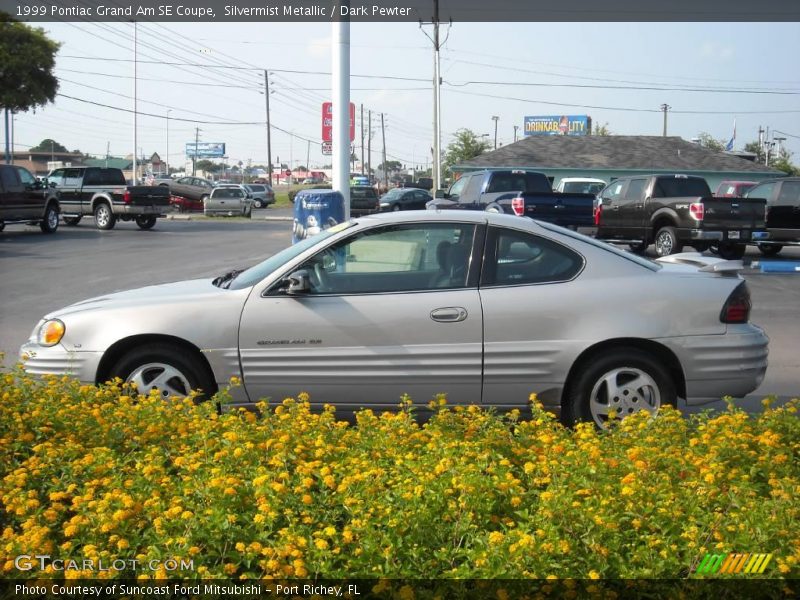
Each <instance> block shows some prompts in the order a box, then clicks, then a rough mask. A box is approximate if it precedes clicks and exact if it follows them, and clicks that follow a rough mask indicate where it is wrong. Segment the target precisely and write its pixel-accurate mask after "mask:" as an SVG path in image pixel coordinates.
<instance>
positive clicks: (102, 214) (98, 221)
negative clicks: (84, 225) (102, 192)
mask: <svg viewBox="0 0 800 600" xmlns="http://www.w3.org/2000/svg"><path fill="white" fill-rule="evenodd" d="M94 224H95V225H96V226H97V228H98V229H102V230H103V231H108V230H109V229H114V225H116V224H117V215H115V214H114V213H113V212H112V211H111V205H110V204H109V203H108V202H98V203H97V204H96V205H95V207H94Z"/></svg>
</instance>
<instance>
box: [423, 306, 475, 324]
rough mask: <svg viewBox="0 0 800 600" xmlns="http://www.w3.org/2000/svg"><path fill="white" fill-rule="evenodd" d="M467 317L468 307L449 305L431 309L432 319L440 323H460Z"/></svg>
mask: <svg viewBox="0 0 800 600" xmlns="http://www.w3.org/2000/svg"><path fill="white" fill-rule="evenodd" d="M466 318H467V309H466V308H461V307H460V306H448V307H446V308H437V309H435V310H432V311H431V319H433V320H434V321H439V322H440V323H458V322H459V321H463V320H464V319H466Z"/></svg>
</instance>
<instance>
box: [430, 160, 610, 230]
mask: <svg viewBox="0 0 800 600" xmlns="http://www.w3.org/2000/svg"><path fill="white" fill-rule="evenodd" d="M594 200H595V197H594V195H593V194H560V193H556V192H554V191H553V188H552V187H551V185H550V180H549V179H547V176H545V175H544V174H543V173H537V172H535V171H527V170H524V169H513V170H491V171H488V170H487V171H475V172H473V173H465V174H464V175H462V176H461V178H460V179H458V180H457V181H456V182H454V183H453V185H451V186H450V189H449V190H447V192H443V191H442V190H437V191H436V198H435V200H433V201H432V202H429V203H428V208H430V209H454V208H455V209H468V210H485V211H487V212H500V213H506V214H512V215H517V216H525V217H531V218H534V219H539V220H541V221H548V222H550V223H555V224H556V225H561V226H564V227H570V228H573V229H577V228H579V227H592V226H593V222H592V210H593V209H592V206H593V203H594Z"/></svg>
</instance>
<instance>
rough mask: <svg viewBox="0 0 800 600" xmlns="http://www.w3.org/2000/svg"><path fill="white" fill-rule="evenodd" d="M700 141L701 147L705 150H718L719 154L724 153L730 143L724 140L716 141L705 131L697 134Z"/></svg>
mask: <svg viewBox="0 0 800 600" xmlns="http://www.w3.org/2000/svg"><path fill="white" fill-rule="evenodd" d="M697 137H698V139H699V140H700V145H701V146H703V148H708V149H709V150H716V151H717V152H722V151H723V150H725V146H726V145H727V143H728V142H726V141H724V140H716V139H714V138H713V137H712V136H711V134H710V133H706V132H705V131H703V132H701V133H698V134H697Z"/></svg>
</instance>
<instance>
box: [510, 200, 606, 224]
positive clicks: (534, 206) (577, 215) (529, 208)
mask: <svg viewBox="0 0 800 600" xmlns="http://www.w3.org/2000/svg"><path fill="white" fill-rule="evenodd" d="M523 198H524V199H525V216H526V217H531V218H532V219H540V220H542V221H547V222H548V223H554V224H556V225H562V226H571V227H592V226H593V225H594V221H593V203H594V198H595V197H594V195H593V194H561V193H556V192H554V193H550V194H548V193H544V192H543V193H535V194H525V195H524V196H523Z"/></svg>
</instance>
